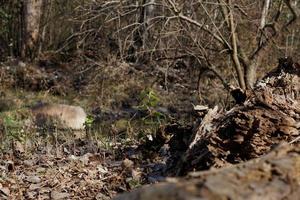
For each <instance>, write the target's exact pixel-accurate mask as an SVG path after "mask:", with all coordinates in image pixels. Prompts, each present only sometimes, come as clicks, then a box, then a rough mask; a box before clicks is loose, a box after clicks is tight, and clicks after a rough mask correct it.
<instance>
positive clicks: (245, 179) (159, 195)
mask: <svg viewBox="0 0 300 200" xmlns="http://www.w3.org/2000/svg"><path fill="white" fill-rule="evenodd" d="M299 195H300V144H298V145H295V146H292V145H289V144H283V145H281V146H280V147H277V148H276V149H274V150H273V151H271V152H270V153H269V154H267V155H265V156H262V157H261V158H257V159H254V160H250V161H247V162H245V163H241V164H237V165H234V166H230V167H225V168H222V169H215V170H209V171H203V172H193V173H190V174H189V175H188V176H186V177H185V178H172V179H170V180H169V182H166V183H159V184H155V185H152V186H144V187H142V188H140V189H137V190H135V191H133V192H131V193H127V194H122V195H120V196H118V197H116V198H115V200H140V199H142V200H152V199H160V200H164V199H168V200H173V199H174V200H175V199H176V200H185V199H186V200H189V199H212V200H218V199H220V200H221V199H298V197H299Z"/></svg>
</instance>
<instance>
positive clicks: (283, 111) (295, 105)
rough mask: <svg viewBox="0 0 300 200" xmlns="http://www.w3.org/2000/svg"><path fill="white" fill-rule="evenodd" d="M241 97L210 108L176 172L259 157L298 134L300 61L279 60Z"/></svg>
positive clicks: (291, 139)
mask: <svg viewBox="0 0 300 200" xmlns="http://www.w3.org/2000/svg"><path fill="white" fill-rule="evenodd" d="M239 96H240V95H239ZM245 96H246V98H245V99H244V101H243V102H240V99H239V100H238V101H239V102H238V104H237V105H236V106H234V107H233V108H232V109H231V110H229V111H228V112H226V113H219V112H217V111H216V109H212V110H210V111H209V112H208V114H209V116H206V117H205V118H204V120H203V121H202V122H201V124H200V126H199V128H198V131H197V132H196V133H195V135H194V136H193V138H192V141H191V143H190V146H189V148H188V150H187V151H186V152H185V154H184V156H183V159H182V160H181V161H180V162H179V163H178V164H177V166H176V167H175V169H176V171H177V173H176V175H184V174H186V173H187V172H189V171H194V170H207V169H210V168H220V167H223V166H227V165H231V164H237V163H240V162H244V161H247V160H250V159H253V158H257V157H259V156H261V155H264V154H266V153H267V152H269V151H270V150H271V149H272V147H273V146H275V145H277V144H279V143H280V142H282V141H285V142H291V141H293V140H295V139H296V138H297V137H299V130H300V65H299V64H297V63H293V61H292V60H291V59H290V58H285V59H280V61H279V65H278V67H277V68H276V69H274V70H273V71H271V72H270V73H268V74H267V75H266V76H265V77H264V78H263V79H262V80H261V81H259V82H258V83H257V84H256V86H255V87H254V88H253V90H251V91H246V92H245ZM211 113H213V115H212V114H211ZM295 141H297V140H295Z"/></svg>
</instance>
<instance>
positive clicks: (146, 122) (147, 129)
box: [137, 88, 167, 139]
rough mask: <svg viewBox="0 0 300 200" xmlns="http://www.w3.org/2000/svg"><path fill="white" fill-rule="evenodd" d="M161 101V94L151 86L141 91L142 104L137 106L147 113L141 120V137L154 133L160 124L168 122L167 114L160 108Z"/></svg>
mask: <svg viewBox="0 0 300 200" xmlns="http://www.w3.org/2000/svg"><path fill="white" fill-rule="evenodd" d="M160 101H161V100H160V97H159V95H158V94H157V93H156V92H155V91H154V90H153V89H151V88H150V89H149V88H148V89H145V90H143V91H142V92H141V94H140V105H139V106H138V107H137V108H138V109H139V110H140V111H142V112H146V113H147V115H146V116H145V117H143V118H142V121H141V122H142V124H141V127H142V131H140V133H139V138H140V139H143V138H144V137H149V136H152V135H154V134H155V133H156V131H157V129H158V128H159V127H160V125H161V124H163V123H165V122H166V120H167V116H166V115H165V114H164V113H162V112H160V111H159V110H158V108H159V104H160Z"/></svg>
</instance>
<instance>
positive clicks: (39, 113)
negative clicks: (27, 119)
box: [32, 103, 87, 130]
mask: <svg viewBox="0 0 300 200" xmlns="http://www.w3.org/2000/svg"><path fill="white" fill-rule="evenodd" d="M32 113H33V115H34V117H35V120H36V124H37V125H38V126H44V125H45V123H46V122H47V121H49V120H50V119H52V120H53V119H55V120H57V121H59V122H60V123H61V124H62V126H63V127H61V128H69V129H74V130H81V129H84V125H85V121H86V117H87V115H86V113H85V111H84V110H83V108H81V107H79V106H70V105H65V104H47V103H40V104H38V105H36V106H34V107H33V108H32Z"/></svg>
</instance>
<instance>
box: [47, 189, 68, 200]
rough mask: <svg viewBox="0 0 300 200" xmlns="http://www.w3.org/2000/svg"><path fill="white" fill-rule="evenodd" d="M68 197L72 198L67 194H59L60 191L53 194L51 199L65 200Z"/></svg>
mask: <svg viewBox="0 0 300 200" xmlns="http://www.w3.org/2000/svg"><path fill="white" fill-rule="evenodd" d="M68 197H70V194H69V193H66V192H58V191H52V192H51V199H53V200H59V199H65V198H68Z"/></svg>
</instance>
